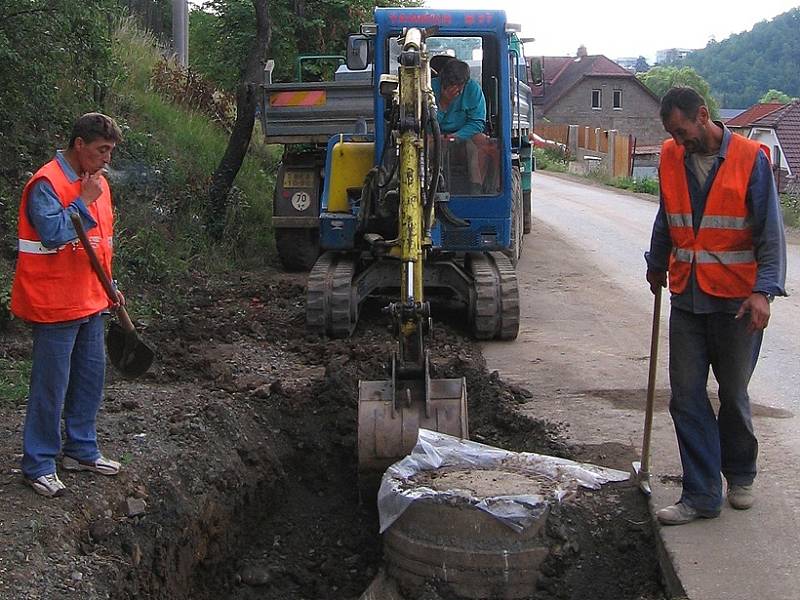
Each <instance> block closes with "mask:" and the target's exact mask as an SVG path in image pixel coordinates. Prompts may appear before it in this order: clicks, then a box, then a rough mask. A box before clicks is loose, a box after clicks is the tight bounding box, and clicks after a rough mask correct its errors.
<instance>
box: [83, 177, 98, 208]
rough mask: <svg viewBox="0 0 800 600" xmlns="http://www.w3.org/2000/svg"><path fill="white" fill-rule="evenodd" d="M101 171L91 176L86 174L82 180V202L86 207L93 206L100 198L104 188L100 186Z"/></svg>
mask: <svg viewBox="0 0 800 600" xmlns="http://www.w3.org/2000/svg"><path fill="white" fill-rule="evenodd" d="M100 174H101V173H100V171H98V172H97V173H94V174H92V175H89V174H88V173H84V174H83V177H82V178H81V200H83V203H84V204H85V205H86V206H91V205H92V204H94V201H95V200H97V199H98V198H99V197H100V194H101V193H102V192H103V188H102V187H101V186H100Z"/></svg>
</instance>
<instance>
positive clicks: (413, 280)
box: [262, 8, 533, 479]
mask: <svg viewBox="0 0 800 600" xmlns="http://www.w3.org/2000/svg"><path fill="white" fill-rule="evenodd" d="M374 14H375V21H374V22H372V23H366V24H363V25H362V27H361V32H360V33H359V34H356V35H352V36H350V38H349V39H348V43H347V53H346V58H345V67H344V68H340V69H338V72H339V74H340V79H338V80H334V81H332V82H327V83H324V84H319V83H302V82H296V83H293V84H269V83H267V84H265V86H264V105H263V106H264V108H263V110H262V117H263V126H264V130H265V132H266V135H267V139H268V140H270V141H281V142H282V143H284V144H287V146H286V148H287V149H286V151H285V153H284V160H283V162H282V164H281V167H280V171H279V175H278V185H277V186H276V194H275V207H274V213H275V217H274V219H275V221H274V222H275V226H276V239H277V240H278V250H279V254H280V253H281V245H282V244H284V243H286V244H289V245H288V246H287V247H286V248H285V251H286V253H287V256H286V257H284V256H281V260H283V261H284V264H286V265H287V266H288V267H290V268H294V267H299V266H300V265H299V264H298V263H299V262H300V259H299V258H298V255H299V254H301V253H303V252H305V251H306V250H307V252H308V254H307V255H306V256H305V257H304V259H305V258H307V259H308V261H309V262H312V260H311V259H312V257H313V259H314V260H313V266H312V267H311V270H310V272H309V275H308V290H307V298H306V323H307V326H308V328H309V329H311V330H312V331H316V332H318V333H319V334H321V335H326V336H330V337H346V336H349V335H350V334H351V333H352V332H353V330H354V329H355V327H356V325H357V323H358V318H359V314H360V310H361V307H362V306H363V304H364V303H365V301H366V300H367V298H370V297H380V298H385V296H386V295H387V294H389V295H390V296H393V297H394V299H393V301H390V302H389V303H388V304H386V305H385V306H384V312H385V313H386V314H387V315H388V318H389V319H390V320H391V325H392V331H393V332H394V336H395V339H396V344H395V349H394V350H393V352H392V355H391V356H390V357H389V360H388V361H387V365H388V368H387V377H386V379H382V380H376V381H361V382H359V398H358V407H359V408H358V410H359V424H358V454H359V468H360V472H361V473H362V475H363V478H364V479H366V478H368V477H369V474H375V473H382V472H383V470H384V469H385V468H386V467H387V466H388V465H389V464H391V463H392V462H394V461H395V460H397V459H399V458H401V457H402V456H404V455H405V454H407V453H408V452H409V451H410V450H411V448H412V447H413V445H414V443H415V441H416V437H417V432H418V430H419V428H421V427H424V428H427V429H433V430H436V431H439V432H442V433H448V434H451V435H456V436H459V437H463V438H467V437H468V436H469V432H468V419H467V390H466V382H465V380H464V378H463V377H462V378H448V379H438V378H436V377H435V373H433V369H432V366H431V360H430V348H429V340H430V335H431V332H432V328H433V310H432V308H431V303H430V302H429V298H432V297H435V296H444V297H446V298H447V299H448V306H452V305H453V304H457V305H460V306H461V307H463V310H464V311H465V313H466V321H467V322H468V323H469V325H470V328H471V330H472V333H473V335H474V336H475V337H476V338H477V339H484V340H489V339H500V340H512V339H515V338H516V337H517V333H518V330H519V291H518V286H517V278H516V272H515V265H516V261H517V259H518V258H519V256H520V252H521V249H522V243H523V236H524V230H525V210H526V209H525V206H524V204H525V203H524V200H523V199H524V192H523V173H525V174H526V175H527V177H528V178H529V177H530V146H529V143H528V138H529V134H530V133H531V132H532V126H533V114H532V103H531V92H530V88H529V87H528V85H527V83H526V79H527V71H526V70H527V66H526V65H527V63H526V61H525V59H524V56H523V55H522V52H521V44H520V43H519V38H518V37H517V33H518V30H519V28H518V27H514V26H512V25H509V24H508V23H507V22H506V17H505V13H504V12H502V11H470V10H464V11H444V10H428V9H383V8H377V9H375V13H374ZM441 54H446V55H448V56H451V57H453V58H456V59H459V60H462V61H463V62H465V63H467V65H469V72H470V77H471V78H472V79H474V80H475V81H476V82H477V83H478V84H479V85H480V87H481V90H482V93H483V95H484V98H485V100H486V107H487V110H486V120H485V127H484V131H483V132H482V133H479V134H476V135H474V136H473V137H472V138H469V139H467V140H460V139H458V138H455V137H454V136H449V135H443V134H442V131H441V128H440V124H439V120H438V118H437V113H438V110H439V107H438V102H439V99H438V98H437V97H436V94H435V93H434V86H433V84H432V75H433V73H432V70H431V66H430V65H431V61H432V60H433V58H434V57H435V56H437V55H441ZM365 92H367V93H368V94H369V102H368V103H367V102H366V98H365ZM470 143H472V144H473V147H470V146H469V144H470ZM298 144H299V145H298ZM528 209H530V203H529V202H528ZM281 230H282V231H281ZM281 240H283V241H281ZM287 240H291V242H288V241H287ZM317 255H318V256H317ZM292 261H294V262H292Z"/></svg>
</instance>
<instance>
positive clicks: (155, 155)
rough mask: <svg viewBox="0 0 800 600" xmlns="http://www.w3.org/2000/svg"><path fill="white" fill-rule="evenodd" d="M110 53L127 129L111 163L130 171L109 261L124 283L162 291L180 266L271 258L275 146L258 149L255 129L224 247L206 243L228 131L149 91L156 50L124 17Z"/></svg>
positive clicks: (118, 199) (121, 191)
mask: <svg viewBox="0 0 800 600" xmlns="http://www.w3.org/2000/svg"><path fill="white" fill-rule="evenodd" d="M114 55H115V60H116V62H117V64H118V65H119V67H120V74H119V76H118V77H117V78H116V79H115V84H114V86H113V88H112V90H113V94H112V98H113V102H114V105H115V107H114V108H115V114H116V115H119V116H120V117H121V118H122V119H123V121H124V125H125V132H124V133H125V141H124V142H123V144H121V145H120V147H119V148H118V151H117V153H116V154H115V162H119V163H121V164H123V165H125V164H127V165H128V168H129V170H131V171H135V172H136V173H137V176H136V177H134V178H132V181H129V182H128V183H126V184H124V185H115V186H114V194H115V203H116V204H117V207H118V216H119V220H118V234H117V236H115V238H116V239H115V241H117V240H119V242H118V243H119V245H118V246H117V248H116V253H117V257H118V260H117V262H116V265H117V267H118V268H119V271H120V272H121V274H122V277H123V278H125V279H129V280H134V281H141V282H143V283H152V284H158V285H161V286H163V285H165V284H166V283H167V282H169V281H170V280H173V279H175V278H176V277H178V276H180V275H181V274H183V273H185V272H186V271H187V269H201V270H210V271H217V272H219V271H225V270H230V269H231V268H235V267H243V268H253V267H258V266H260V265H263V264H265V263H266V262H268V261H269V260H271V258H272V255H273V247H274V244H273V238H272V229H271V223H270V221H271V212H272V205H271V198H272V191H273V188H274V183H275V172H276V170H277V163H278V161H279V160H280V149H279V148H277V147H270V146H266V145H264V144H263V141H262V139H261V138H260V137H259V136H258V134H257V132H258V131H259V129H258V128H257V127H256V128H255V131H254V137H253V139H252V141H251V144H250V150H249V152H248V155H247V157H246V158H245V160H244V163H243V164H242V168H241V169H240V171H239V173H238V175H237V177H236V180H235V181H234V187H233V189H232V191H231V194H230V196H229V204H228V210H227V214H226V223H225V231H224V239H223V242H222V243H221V244H213V243H212V242H211V241H210V240H209V238H208V236H207V235H206V231H205V225H206V211H207V190H208V186H209V182H210V180H211V174H212V173H213V172H214V170H215V169H216V167H217V165H218V163H219V161H220V159H221V158H222V156H223V154H224V153H225V150H226V147H227V143H228V135H229V134H228V132H227V131H226V130H225V129H224V128H223V127H222V126H221V125H220V124H218V123H215V122H212V121H211V120H210V119H209V118H208V117H207V116H205V115H204V114H202V113H199V112H195V111H192V110H189V109H187V108H185V107H183V106H180V105H177V104H173V103H172V102H171V101H170V100H168V99H166V98H163V97H162V96H160V95H159V94H158V93H156V92H155V91H154V90H153V89H152V86H151V78H152V76H153V74H154V72H155V69H156V68H157V66H158V65H159V64H160V61H161V60H162V53H161V50H160V48H159V46H158V44H157V43H156V40H155V38H154V37H153V36H152V35H150V34H148V33H145V32H142V31H141V30H139V29H138V28H137V27H136V26H135V24H134V23H133V22H132V21H130V20H124V21H121V22H120V24H119V25H118V27H117V30H116V33H115V36H114ZM118 159H119V160H118ZM112 166H114V165H113V164H112ZM141 174H144V175H143V176H142V175H141ZM121 280H122V281H123V284H124V283H125V281H124V279H121Z"/></svg>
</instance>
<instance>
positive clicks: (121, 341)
mask: <svg viewBox="0 0 800 600" xmlns="http://www.w3.org/2000/svg"><path fill="white" fill-rule="evenodd" d="M70 219H71V220H72V225H73V226H74V227H75V232H76V233H77V234H78V237H79V238H80V240H81V244H83V249H84V250H86V254H87V255H88V256H89V262H90V263H92V269H93V270H94V272H95V274H96V275H97V278H98V279H99V280H100V283H102V284H103V288H104V289H105V291H106V294H108V297H109V299H110V300H111V301H112V302H113V303H115V304H116V302H117V292H116V290H115V289H114V284H112V283H111V279H110V278H109V276H108V274H107V273H106V272H105V271H104V270H103V267H102V266H101V265H100V261H99V260H98V259H97V254H95V251H94V248H92V244H91V242H90V241H89V238H88V237H87V236H86V231H85V230H84V229H83V223H82V222H81V218H80V216H79V215H78V214H77V213H72V214H71V215H70ZM116 312H117V318H118V319H119V323H116V322H114V321H112V322H111V323H110V324H109V326H108V337H107V338H106V346H107V347H108V357H109V359H110V360H111V364H112V365H114V366H115V367H116V368H117V369H118V370H119V372H120V373H122V374H123V375H125V376H126V377H138V376H139V375H143V374H144V373H145V372H146V371H147V369H149V368H150V365H151V364H152V363H153V356H154V353H153V351H152V350H151V349H150V348H149V347H148V346H147V345H146V344H145V343H144V342H142V340H140V339H139V336H138V335H137V334H136V328H135V327H134V326H133V323H132V322H131V318H130V317H129V316H128V311H127V310H125V307H124V306H122V305H120V306H118V307H117V308H116Z"/></svg>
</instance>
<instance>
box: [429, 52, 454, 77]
mask: <svg viewBox="0 0 800 600" xmlns="http://www.w3.org/2000/svg"><path fill="white" fill-rule="evenodd" d="M451 60H455V57H454V56H450V55H449V54H437V55H436V56H433V57H431V60H430V65H431V69H432V70H433V72H434V73H435V74H436V75H440V74H441V72H442V69H444V66H445V65H446V64H447V63H449V62H450V61H451Z"/></svg>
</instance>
